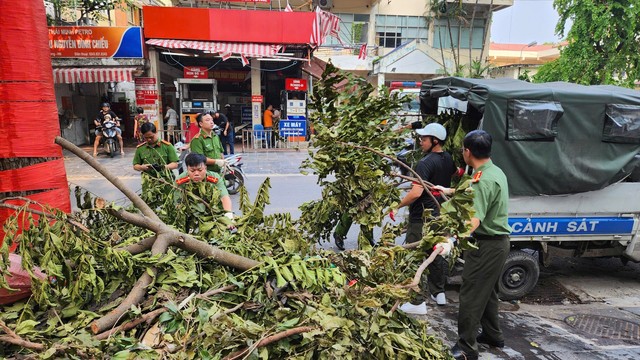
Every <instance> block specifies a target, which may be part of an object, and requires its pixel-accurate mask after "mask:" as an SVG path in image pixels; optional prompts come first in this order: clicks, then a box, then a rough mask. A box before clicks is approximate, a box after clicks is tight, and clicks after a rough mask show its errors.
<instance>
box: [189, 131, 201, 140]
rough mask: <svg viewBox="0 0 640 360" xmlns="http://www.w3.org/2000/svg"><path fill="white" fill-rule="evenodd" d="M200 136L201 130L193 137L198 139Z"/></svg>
mask: <svg viewBox="0 0 640 360" xmlns="http://www.w3.org/2000/svg"><path fill="white" fill-rule="evenodd" d="M199 137H200V132H199V131H198V133H197V134H195V135H193V137H192V138H191V139H197V138H199Z"/></svg>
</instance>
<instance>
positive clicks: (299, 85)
mask: <svg viewBox="0 0 640 360" xmlns="http://www.w3.org/2000/svg"><path fill="white" fill-rule="evenodd" d="M284 89H285V90H289V91H307V80H305V79H293V78H286V79H284Z"/></svg>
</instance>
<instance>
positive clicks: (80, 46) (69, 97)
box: [49, 26, 146, 145]
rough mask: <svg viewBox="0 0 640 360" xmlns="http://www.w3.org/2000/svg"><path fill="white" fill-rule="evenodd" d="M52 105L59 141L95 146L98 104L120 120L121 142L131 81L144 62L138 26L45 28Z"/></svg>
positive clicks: (127, 127)
mask: <svg viewBox="0 0 640 360" xmlns="http://www.w3.org/2000/svg"><path fill="white" fill-rule="evenodd" d="M49 48H50V52H51V62H52V66H53V79H54V85H55V95H56V103H57V106H58V116H59V120H60V128H61V132H62V136H63V137H64V138H66V139H67V140H69V141H71V142H73V143H74V144H76V145H83V144H88V143H91V142H92V141H93V137H92V133H93V132H92V131H91V130H92V129H93V119H94V118H95V117H96V115H97V113H98V111H99V109H100V104H101V103H102V102H109V103H111V107H112V110H114V112H115V113H116V114H117V115H118V116H119V117H120V118H121V119H123V122H122V128H123V130H124V135H125V137H127V136H128V137H132V136H133V124H132V123H131V121H130V118H131V116H130V113H131V109H132V108H133V107H134V105H135V89H134V78H135V76H139V75H140V74H142V73H143V71H144V67H145V61H146V60H145V59H144V56H143V55H144V54H143V48H142V28H140V27H88V26H87V27H83V26H73V27H71V26H61V27H49Z"/></svg>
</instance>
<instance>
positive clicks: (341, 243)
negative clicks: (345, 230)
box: [333, 233, 344, 250]
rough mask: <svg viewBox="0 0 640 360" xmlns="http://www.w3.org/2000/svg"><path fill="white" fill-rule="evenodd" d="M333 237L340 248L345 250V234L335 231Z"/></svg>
mask: <svg viewBox="0 0 640 360" xmlns="http://www.w3.org/2000/svg"><path fill="white" fill-rule="evenodd" d="M333 239H334V240H335V242H336V246H337V247H338V249H340V250H344V236H342V235H338V234H337V233H333Z"/></svg>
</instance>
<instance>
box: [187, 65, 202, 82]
mask: <svg viewBox="0 0 640 360" xmlns="http://www.w3.org/2000/svg"><path fill="white" fill-rule="evenodd" d="M184 77H185V79H207V78H208V74H207V68H206V67H205V66H185V67H184Z"/></svg>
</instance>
